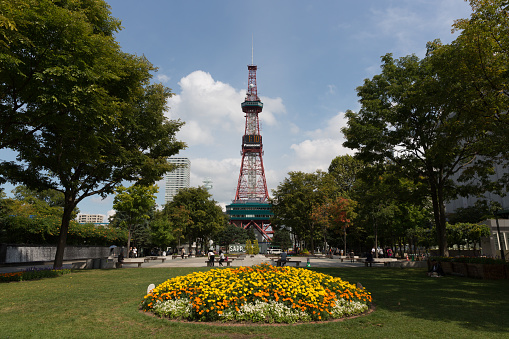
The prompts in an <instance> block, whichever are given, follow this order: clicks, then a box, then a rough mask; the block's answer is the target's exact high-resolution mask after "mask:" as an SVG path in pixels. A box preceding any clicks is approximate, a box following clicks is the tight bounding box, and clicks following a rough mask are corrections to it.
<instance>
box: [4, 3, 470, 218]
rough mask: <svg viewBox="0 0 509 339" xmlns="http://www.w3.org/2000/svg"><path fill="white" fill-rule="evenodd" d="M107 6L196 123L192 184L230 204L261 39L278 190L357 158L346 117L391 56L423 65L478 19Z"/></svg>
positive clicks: (286, 6) (267, 8)
mask: <svg viewBox="0 0 509 339" xmlns="http://www.w3.org/2000/svg"><path fill="white" fill-rule="evenodd" d="M107 2H108V3H109V4H110V6H111V11H112V15H113V16H114V17H116V18H119V19H120V20H121V21H122V26H123V27H124V28H123V30H122V31H120V32H119V33H118V34H117V36H116V38H117V41H118V42H119V43H120V45H121V47H122V49H123V50H124V51H125V52H128V53H133V54H137V55H145V56H146V57H147V59H148V60H149V61H150V62H152V63H153V64H154V65H155V66H156V67H158V68H159V71H158V72H157V73H155V74H154V81H156V82H162V83H163V84H164V85H166V86H168V87H170V88H172V91H173V93H175V96H174V97H173V98H171V99H170V101H169V106H170V109H169V111H168V112H167V116H168V117H169V118H171V119H177V118H179V119H181V120H183V121H185V122H186V125H185V126H184V127H183V128H182V130H181V132H179V134H178V137H179V138H180V139H181V140H183V141H185V142H186V143H187V145H188V148H187V149H186V150H184V151H182V152H181V153H180V154H179V156H185V157H188V158H189V159H190V160H191V185H192V186H199V185H202V181H203V180H204V178H206V177H210V178H211V179H212V181H213V185H214V188H213V189H212V190H211V193H212V195H213V198H214V199H215V200H216V201H218V202H219V203H220V204H222V205H225V204H228V203H230V202H231V200H232V199H233V198H234V195H235V189H236V184H237V180H238V176H239V170H240V161H241V155H240V150H241V137H242V134H243V131H244V124H245V118H244V116H243V113H242V110H241V108H240V104H241V102H242V101H244V97H245V92H246V89H247V80H248V72H247V65H248V64H250V63H251V46H252V41H253V42H254V64H256V65H258V72H257V85H258V95H259V96H260V98H261V100H262V102H263V103H264V109H263V112H262V113H260V121H261V125H262V126H261V127H262V135H263V143H264V157H263V161H264V165H265V172H266V178H267V184H268V188H269V192H270V190H272V189H275V188H276V187H277V185H278V184H279V183H280V182H281V181H282V180H283V179H284V178H285V176H286V175H287V173H288V172H289V171H304V172H314V171H316V170H317V169H321V170H327V168H328V166H329V164H330V161H331V160H332V159H333V158H334V157H336V156H338V155H344V154H353V151H352V150H349V149H345V148H343V147H342V143H343V141H344V138H343V136H342V134H341V132H340V129H341V127H343V126H345V123H346V122H345V120H344V112H345V111H346V110H348V109H351V110H358V109H359V103H358V101H357V100H358V99H357V96H356V91H355V88H356V87H357V86H359V85H361V84H362V82H363V80H364V79H365V78H371V77H372V76H373V75H375V74H378V73H379V71H380V57H381V56H382V55H384V54H386V53H393V55H394V56H395V57H401V56H405V55H408V54H416V55H417V56H419V57H423V56H424V53H425V46H426V42H427V41H431V40H434V39H437V38H439V39H441V40H442V41H443V42H445V43H448V42H451V41H452V40H453V39H454V38H455V36H456V35H454V34H451V25H452V23H453V21H454V20H455V19H459V18H466V17H468V16H469V15H470V13H471V10H470V7H469V5H468V3H467V2H465V1H463V0H398V1H391V0H360V1H340V0H320V1H304V0H276V1H275V0H261V1H239V0H216V1H198V0H189V1H184V0H181V1H170V0H146V1H139V0H109V1H107ZM6 157H8V153H7V152H6V151H0V159H4V158H6ZM159 187H160V192H159V194H158V199H157V202H158V204H163V203H164V183H163V182H160V183H159ZM6 188H7V190H9V189H10V187H6ZM112 203H113V197H111V196H110V197H108V198H106V199H105V200H102V199H101V198H100V197H91V198H87V199H85V200H84V201H83V202H82V203H81V204H80V205H79V206H78V207H79V208H80V210H81V212H82V213H93V214H104V215H106V214H108V213H111V210H112Z"/></svg>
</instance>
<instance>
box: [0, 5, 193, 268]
mask: <svg viewBox="0 0 509 339" xmlns="http://www.w3.org/2000/svg"><path fill="white" fill-rule="evenodd" d="M14 1H15V2H14V3H13V4H14V5H13V6H9V7H7V9H6V12H5V13H4V14H3V15H4V16H5V17H6V18H7V21H8V22H9V23H12V25H11V26H9V27H7V28H6V26H5V25H4V26H0V30H1V32H0V33H1V34H0V38H1V39H3V40H2V43H0V58H1V60H2V62H1V63H0V80H1V81H0V86H1V89H0V92H1V93H2V94H3V95H2V96H1V97H0V100H1V105H0V147H9V148H11V149H12V150H13V151H15V152H16V153H17V160H18V161H17V162H5V161H4V162H3V163H2V164H1V165H0V175H1V176H3V177H4V178H7V179H8V180H9V181H11V182H14V183H23V184H24V185H26V186H27V187H28V188H29V189H31V190H38V191H39V190H45V189H54V190H57V191H60V192H62V193H63V194H64V211H63V216H62V221H61V227H60V235H59V241H58V245H57V252H56V255H55V262H54V266H55V267H59V266H61V265H62V261H63V254H64V248H65V245H66V240H67V233H68V229H69V221H70V219H71V216H72V212H73V210H74V209H75V207H76V206H77V205H78V204H79V202H81V201H82V200H83V199H84V198H86V197H89V196H93V195H96V194H99V195H101V196H102V197H105V196H106V195H107V194H111V193H113V192H114V189H115V188H116V187H118V186H119V185H120V184H121V183H122V182H123V181H126V180H127V181H134V182H139V183H141V184H151V183H153V182H154V181H156V180H159V179H160V178H161V176H162V175H163V174H164V173H165V172H167V171H169V170H171V169H172V166H171V165H169V164H168V163H167V161H166V159H167V157H169V156H172V155H174V154H176V153H178V151H179V150H180V149H182V148H183V147H184V146H185V145H184V144H183V143H182V142H178V141H176V140H175V133H176V132H177V131H178V130H179V128H180V126H181V125H182V123H181V122H178V121H168V120H167V119H166V118H165V117H164V110H165V109H166V100H167V99H168V98H169V97H170V96H171V95H172V94H171V92H170V90H169V89H168V88H166V87H164V86H162V85H160V84H150V80H151V77H152V75H151V72H152V71H155V68H154V67H153V66H152V65H151V64H150V63H149V62H148V61H147V60H146V59H145V58H144V57H138V56H134V55H131V54H127V53H124V52H122V51H121V50H120V47H119V45H118V44H117V42H116V41H115V39H114V34H115V33H116V32H117V31H118V30H119V29H120V21H119V20H117V19H115V18H113V17H111V13H110V11H109V7H108V5H107V4H106V3H105V2H104V1H101V0H97V1H85V0H76V1H57V2H55V1H51V0H14ZM12 27H15V29H12Z"/></svg>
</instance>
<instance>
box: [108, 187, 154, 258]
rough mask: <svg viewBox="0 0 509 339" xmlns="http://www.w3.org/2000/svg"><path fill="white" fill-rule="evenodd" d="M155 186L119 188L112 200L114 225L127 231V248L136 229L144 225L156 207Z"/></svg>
mask: <svg viewBox="0 0 509 339" xmlns="http://www.w3.org/2000/svg"><path fill="white" fill-rule="evenodd" d="M156 193H157V186H154V185H150V186H143V185H132V186H130V187H127V188H126V187H124V186H119V187H118V188H117V189H116V195H115V198H114V199H113V209H114V210H115V215H114V216H113V222H114V224H116V225H118V226H120V227H122V228H125V229H127V232H128V236H127V248H130V247H131V238H132V236H133V234H134V232H135V230H136V229H137V228H140V227H141V226H142V225H144V224H146V223H147V221H148V220H149V219H150V217H151V215H153V213H154V210H155V207H156V195H155V194H156Z"/></svg>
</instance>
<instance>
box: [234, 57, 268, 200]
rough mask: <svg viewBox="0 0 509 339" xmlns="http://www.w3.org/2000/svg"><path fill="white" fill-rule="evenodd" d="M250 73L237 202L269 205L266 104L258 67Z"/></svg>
mask: <svg viewBox="0 0 509 339" xmlns="http://www.w3.org/2000/svg"><path fill="white" fill-rule="evenodd" d="M247 69H248V70H249V75H248V89H247V94H246V99H245V100H244V102H243V103H242V104H241V106H242V111H243V112H244V113H245V114H246V115H245V117H246V127H245V130H244V136H243V137H242V163H241V165H240V175H239V181H238V184H237V192H236V194H235V200H234V201H236V202H238V201H258V202H266V201H268V199H269V193H268V190H267V182H266V180H265V170H264V168H263V142H262V135H261V134H260V121H259V119H258V114H259V113H261V111H262V109H263V103H262V102H261V100H260V98H259V97H258V90H257V86H256V70H257V66H255V65H248V66H247Z"/></svg>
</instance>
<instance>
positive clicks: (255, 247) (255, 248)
mask: <svg viewBox="0 0 509 339" xmlns="http://www.w3.org/2000/svg"><path fill="white" fill-rule="evenodd" d="M252 248H253V254H258V253H260V246H259V245H258V239H255V240H254V241H253V245H252Z"/></svg>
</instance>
